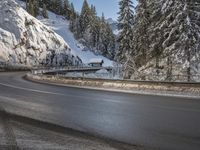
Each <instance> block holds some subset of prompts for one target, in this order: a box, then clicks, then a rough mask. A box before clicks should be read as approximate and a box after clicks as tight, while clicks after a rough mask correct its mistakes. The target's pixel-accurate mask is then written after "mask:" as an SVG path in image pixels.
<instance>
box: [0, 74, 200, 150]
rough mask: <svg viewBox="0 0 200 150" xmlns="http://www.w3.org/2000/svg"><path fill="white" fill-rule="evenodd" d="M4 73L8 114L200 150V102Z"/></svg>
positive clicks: (0, 100) (0, 98) (0, 78)
mask: <svg viewBox="0 0 200 150" xmlns="http://www.w3.org/2000/svg"><path fill="white" fill-rule="evenodd" d="M23 75H24V73H23V72H22V73H0V105H1V106H2V107H4V109H5V110H6V111H7V112H10V113H15V114H18V115H22V116H27V117H31V118H33V119H39V120H42V121H47V122H51V123H56V124H58V125H61V126H64V127H69V128H73V129H76V130H79V131H84V132H87V133H91V134H94V135H98V136H103V137H108V138H112V139H115V140H119V141H122V142H126V143H130V144H135V145H144V146H146V147H152V148H154V149H161V150H165V149H166V150H199V149H200V99H199V100H198V99H192V98H191V99H190V98H176V97H162V96H147V95H136V94H125V93H116V92H106V91H98V90H87V89H80V88H69V87H63V86H54V85H45V84H38V83H33V82H29V81H26V80H24V79H22V76H23Z"/></svg>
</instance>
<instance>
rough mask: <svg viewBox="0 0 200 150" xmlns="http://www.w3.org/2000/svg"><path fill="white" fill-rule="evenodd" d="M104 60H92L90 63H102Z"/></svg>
mask: <svg viewBox="0 0 200 150" xmlns="http://www.w3.org/2000/svg"><path fill="white" fill-rule="evenodd" d="M102 61H103V59H101V58H91V59H90V61H89V63H101V62H102Z"/></svg>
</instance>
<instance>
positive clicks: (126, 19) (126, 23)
mask: <svg viewBox="0 0 200 150" xmlns="http://www.w3.org/2000/svg"><path fill="white" fill-rule="evenodd" d="M119 6H120V11H119V18H118V22H119V24H118V27H119V30H120V31H121V32H120V35H119V39H118V42H119V50H118V54H117V59H118V61H120V62H121V63H125V61H126V59H127V56H128V54H129V53H130V52H131V51H132V50H133V45H132V39H133V32H132V27H133V23H134V22H133V19H134V12H133V2H132V1H131V0H121V1H120V2H119Z"/></svg>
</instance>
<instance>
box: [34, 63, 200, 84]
mask: <svg viewBox="0 0 200 150" xmlns="http://www.w3.org/2000/svg"><path fill="white" fill-rule="evenodd" d="M90 69H91V70H94V69H99V70H100V69H111V70H112V69H116V68H114V67H88V66H79V67H76V66H70V67H57V68H56V67H53V68H52V67H48V68H44V67H43V68H39V69H38V68H37V69H33V70H32V71H36V72H38V71H39V72H40V73H41V74H43V73H46V72H49V71H51V72H53V71H55V72H57V71H68V70H71V71H73V70H74V71H77V70H83V71H84V70H90ZM57 76H62V77H66V78H73V79H77V78H79V79H84V80H86V79H89V80H98V81H99V80H107V81H114V82H124V83H128V82H129V83H130V82H133V83H136V82H137V83H149V84H152V83H153V84H170V85H171V84H197V85H200V74H196V75H191V76H190V78H191V81H190V82H188V81H187V79H188V76H187V75H172V76H171V78H172V80H171V81H167V80H166V81H160V80H158V81H152V80H131V79H107V78H106V79H105V78H90V77H84V76H80V77H69V76H68V77H67V76H65V75H59V74H57ZM154 76H155V77H156V78H160V77H163V76H164V75H154ZM173 79H176V81H173ZM183 79H185V81H183ZM194 80H195V81H194Z"/></svg>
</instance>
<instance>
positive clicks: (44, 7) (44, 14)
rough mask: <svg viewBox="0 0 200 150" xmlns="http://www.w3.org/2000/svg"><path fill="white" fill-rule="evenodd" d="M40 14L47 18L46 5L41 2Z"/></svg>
mask: <svg viewBox="0 0 200 150" xmlns="http://www.w3.org/2000/svg"><path fill="white" fill-rule="evenodd" d="M42 15H43V17H44V18H49V16H48V12H47V7H46V5H45V4H43V10H42Z"/></svg>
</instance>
